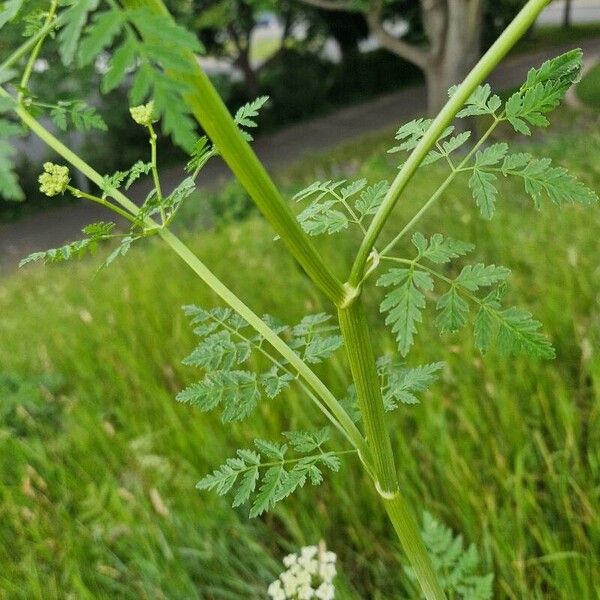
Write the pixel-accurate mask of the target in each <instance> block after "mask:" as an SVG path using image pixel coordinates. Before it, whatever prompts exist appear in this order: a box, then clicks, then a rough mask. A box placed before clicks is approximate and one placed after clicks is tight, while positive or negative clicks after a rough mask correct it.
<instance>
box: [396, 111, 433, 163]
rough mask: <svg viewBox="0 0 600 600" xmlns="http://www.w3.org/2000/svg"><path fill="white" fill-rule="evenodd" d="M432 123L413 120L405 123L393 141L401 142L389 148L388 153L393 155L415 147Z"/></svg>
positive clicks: (425, 120) (426, 120) (428, 120)
mask: <svg viewBox="0 0 600 600" xmlns="http://www.w3.org/2000/svg"><path fill="white" fill-rule="evenodd" d="M431 123H433V119H422V118H421V119H414V120H413V121H409V122H408V123H405V124H404V125H402V127H400V129H398V131H397V132H396V136H395V139H396V140H397V141H399V142H402V143H401V144H399V145H398V146H394V147H393V148H390V149H389V150H388V152H389V153H390V154H394V153H396V152H402V151H410V150H413V149H414V148H416V147H417V145H418V143H419V142H420V141H421V139H422V138H423V136H424V135H425V133H427V130H428V129H429V126H430V125H431Z"/></svg>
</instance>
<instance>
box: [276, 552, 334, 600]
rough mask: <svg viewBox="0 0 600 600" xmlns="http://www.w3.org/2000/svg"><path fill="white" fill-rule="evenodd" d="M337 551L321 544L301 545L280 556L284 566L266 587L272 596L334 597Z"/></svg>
mask: <svg viewBox="0 0 600 600" xmlns="http://www.w3.org/2000/svg"><path fill="white" fill-rule="evenodd" d="M336 559H337V557H336V555H335V553H334V552H328V551H327V549H326V548H325V545H324V544H320V545H319V547H317V546H307V547H306V548H302V550H301V551H300V553H299V554H288V556H286V557H285V558H284V559H283V564H284V565H285V566H286V567H287V571H284V572H283V573H282V574H281V575H280V576H279V579H276V580H275V581H274V582H273V583H272V584H271V585H270V586H269V589H268V590H267V593H268V594H269V597H270V598H271V599H272V600H310V599H311V598H314V599H315V600H333V599H334V598H335V588H334V586H333V579H334V577H335V575H336V568H335V562H336Z"/></svg>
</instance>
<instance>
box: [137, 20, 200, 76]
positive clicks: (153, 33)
mask: <svg viewBox="0 0 600 600" xmlns="http://www.w3.org/2000/svg"><path fill="white" fill-rule="evenodd" d="M127 16H128V18H129V19H131V21H132V22H133V23H134V24H135V26H136V27H137V28H138V30H139V31H140V32H141V34H142V37H143V38H144V41H145V43H148V41H150V43H152V41H155V42H156V43H157V45H158V44H160V46H162V49H160V48H158V47H157V49H158V50H159V52H161V51H162V52H164V53H166V52H168V51H169V50H170V49H172V48H178V49H179V51H182V50H184V49H185V50H189V51H191V52H202V51H203V47H202V44H201V43H200V40H199V39H198V38H197V37H196V36H195V35H194V34H193V33H192V32H190V31H188V30H187V29H186V28H185V27H183V26H181V25H179V24H177V23H175V21H173V19H172V18H171V17H170V16H169V15H168V14H156V13H154V12H152V11H151V10H149V9H146V8H140V9H136V10H129V11H127ZM186 66H187V68H188V69H193V68H194V67H195V65H194V64H193V62H191V61H186Z"/></svg>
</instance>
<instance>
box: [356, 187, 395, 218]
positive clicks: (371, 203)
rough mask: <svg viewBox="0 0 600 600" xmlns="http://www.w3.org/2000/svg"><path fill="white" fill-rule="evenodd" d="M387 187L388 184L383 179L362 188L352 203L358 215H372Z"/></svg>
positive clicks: (381, 200)
mask: <svg viewBox="0 0 600 600" xmlns="http://www.w3.org/2000/svg"><path fill="white" fill-rule="evenodd" d="M389 189H390V184H389V183H388V182H387V181H385V180H383V181H380V182H379V183H376V184H374V185H371V186H369V187H367V189H365V190H363V191H362V192H361V194H360V197H359V198H358V200H357V201H356V203H355V205H354V206H355V208H356V210H357V211H358V213H359V214H360V216H361V217H365V216H366V215H374V214H375V213H376V212H377V209H378V208H379V207H380V206H381V203H382V202H383V199H384V198H385V195H386V194H387V192H388V190H389Z"/></svg>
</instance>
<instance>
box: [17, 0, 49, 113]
mask: <svg viewBox="0 0 600 600" xmlns="http://www.w3.org/2000/svg"><path fill="white" fill-rule="evenodd" d="M57 6H58V0H51V2H50V8H49V9H48V13H47V15H46V20H45V22H44V26H43V27H42V31H43V32H44V34H43V35H40V36H39V39H38V40H37V42H36V44H35V46H34V47H33V50H32V51H31V54H30V55H29V60H28V61H27V64H26V65H25V70H24V71H23V76H22V77H21V82H20V83H19V95H18V101H19V102H21V100H23V96H24V94H25V90H26V89H27V84H28V83H29V78H30V77H31V73H32V72H33V67H34V65H35V61H36V60H37V57H38V55H39V53H40V50H41V48H42V46H43V45H44V40H45V39H46V36H47V35H48V34H49V33H50V31H51V29H52V27H53V21H54V18H55V16H56V8H57Z"/></svg>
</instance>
